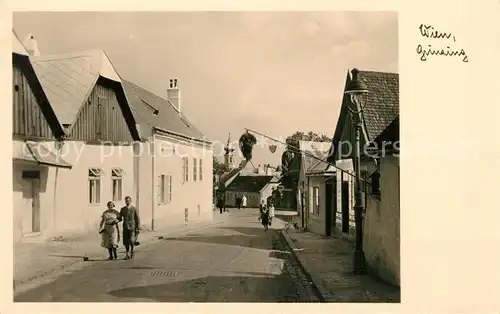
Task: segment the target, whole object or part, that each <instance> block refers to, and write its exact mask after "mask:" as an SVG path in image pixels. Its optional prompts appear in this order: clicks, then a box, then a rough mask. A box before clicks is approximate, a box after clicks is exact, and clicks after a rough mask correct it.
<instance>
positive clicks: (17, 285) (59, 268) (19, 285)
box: [13, 221, 224, 295]
mask: <svg viewBox="0 0 500 314" xmlns="http://www.w3.org/2000/svg"><path fill="white" fill-rule="evenodd" d="M222 223H224V221H218V222H214V223H209V224H200V225H195V227H193V228H191V229H185V230H177V231H173V232H172V233H168V232H166V233H165V235H159V234H158V235H156V236H152V237H150V238H148V239H147V240H143V242H141V247H144V246H147V245H149V244H151V243H153V242H155V240H156V241H158V240H162V239H163V238H164V237H165V236H168V237H170V236H176V235H181V234H183V233H186V232H191V231H193V230H201V229H205V228H209V227H212V226H216V225H219V224H222ZM150 232H154V231H149V232H144V233H145V234H147V233H150ZM96 254H97V253H94V252H92V253H85V254H84V255H82V256H83V257H84V258H87V259H88V260H87V261H85V260H83V259H75V260H71V261H68V262H66V263H62V264H58V265H55V266H54V267H53V268H51V269H50V270H47V271H44V272H42V273H40V274H37V275H35V276H32V277H29V278H28V279H24V280H13V288H14V295H15V294H16V290H17V289H21V288H22V286H23V285H26V284H30V283H33V282H34V281H36V280H39V279H42V278H44V277H46V276H48V275H51V274H54V273H56V272H57V271H62V270H65V269H67V268H70V267H72V266H74V265H76V264H79V263H85V262H92V259H91V257H92V256H94V257H95V256H96Z"/></svg>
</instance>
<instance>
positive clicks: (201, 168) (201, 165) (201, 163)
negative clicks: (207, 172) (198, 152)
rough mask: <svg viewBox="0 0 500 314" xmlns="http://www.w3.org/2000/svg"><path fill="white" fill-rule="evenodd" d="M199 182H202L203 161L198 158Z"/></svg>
mask: <svg viewBox="0 0 500 314" xmlns="http://www.w3.org/2000/svg"><path fill="white" fill-rule="evenodd" d="M200 181H203V159H201V158H200Z"/></svg>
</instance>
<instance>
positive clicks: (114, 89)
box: [30, 50, 140, 235]
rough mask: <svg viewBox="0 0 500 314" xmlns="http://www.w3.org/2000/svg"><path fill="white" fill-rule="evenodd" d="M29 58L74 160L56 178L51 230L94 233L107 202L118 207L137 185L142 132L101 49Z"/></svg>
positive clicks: (63, 150) (67, 152) (65, 153)
mask: <svg viewBox="0 0 500 314" xmlns="http://www.w3.org/2000/svg"><path fill="white" fill-rule="evenodd" d="M30 59H31V62H32V64H33V68H34V70H35V73H36V75H37V77H38V79H39V80H40V83H41V86H42V88H43V90H44V92H45V94H46V95H47V98H48V100H49V102H50V105H51V107H52V109H53V111H54V113H55V117H56V118H57V120H58V121H59V123H60V124H61V125H62V126H63V127H64V131H65V133H66V137H65V140H64V141H62V142H61V143H60V152H59V154H60V155H61V156H63V157H64V159H65V160H66V161H67V162H69V163H70V164H72V165H73V167H72V168H71V170H69V171H61V172H60V173H59V174H57V173H56V174H55V178H54V179H53V180H54V181H51V182H54V189H55V191H54V195H53V198H54V200H55V201H54V204H53V216H52V222H53V223H52V231H51V233H52V234H54V233H55V234H58V235H65V234H69V235H75V234H78V233H85V232H94V231H96V230H97V228H98V223H99V220H100V216H101V213H102V211H103V210H104V209H105V208H106V203H107V202H108V201H114V202H115V204H116V206H117V207H118V208H119V207H120V206H123V204H124V197H125V196H126V195H131V196H133V195H134V189H135V188H136V186H135V180H134V163H133V154H134V142H137V141H139V140H140V134H139V130H138V128H137V125H136V122H135V120H134V116H133V115H132V111H131V110H130V107H129V104H128V101H127V98H126V95H125V91H124V89H123V85H122V80H121V78H120V76H119V75H118V73H117V72H116V70H115V68H114V67H113V65H112V64H111V61H110V60H109V58H108V57H107V55H106V53H105V52H104V51H102V50H90V51H82V52H75V53H67V54H60V55H41V56H37V57H33V56H32V57H30ZM48 214H49V212H48V211H45V212H43V213H42V215H48Z"/></svg>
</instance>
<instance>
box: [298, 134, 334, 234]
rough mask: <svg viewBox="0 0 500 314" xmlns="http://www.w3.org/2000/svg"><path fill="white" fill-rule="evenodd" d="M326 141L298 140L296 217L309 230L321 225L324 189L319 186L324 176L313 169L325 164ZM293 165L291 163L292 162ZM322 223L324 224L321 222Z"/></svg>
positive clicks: (319, 228)
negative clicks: (315, 172)
mask: <svg viewBox="0 0 500 314" xmlns="http://www.w3.org/2000/svg"><path fill="white" fill-rule="evenodd" d="M330 145H331V144H330V143H328V142H316V141H299V149H300V151H301V154H300V157H299V158H300V159H299V164H298V167H299V169H300V170H299V179H298V189H297V190H298V193H297V194H298V195H297V197H298V201H297V206H298V209H297V212H298V219H299V220H300V221H301V225H302V226H306V225H307V226H308V228H309V230H311V231H312V230H316V231H318V232H319V230H321V228H323V227H322V220H321V216H320V213H322V212H323V210H320V207H323V202H322V200H323V199H324V197H325V190H324V189H320V188H319V186H320V184H321V183H323V181H324V180H325V178H324V177H323V175H321V176H318V175H315V174H314V172H311V171H312V170H313V169H315V168H318V169H322V167H324V166H325V165H326V163H325V162H322V161H321V160H325V159H326V157H327V155H328V151H329V149H330ZM292 166H293V164H292ZM323 225H324V224H323ZM320 233H321V232H320Z"/></svg>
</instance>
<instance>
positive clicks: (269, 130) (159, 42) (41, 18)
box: [14, 12, 398, 165]
mask: <svg viewBox="0 0 500 314" xmlns="http://www.w3.org/2000/svg"><path fill="white" fill-rule="evenodd" d="M14 30H15V31H16V32H17V34H18V35H19V37H20V39H21V40H24V38H25V36H26V35H27V33H29V32H31V33H33V34H34V36H35V38H36V39H37V41H38V47H39V50H40V52H41V54H42V55H44V54H53V53H63V52H71V51H78V50H87V49H94V48H98V49H103V50H105V51H106V53H107V54H108V56H109V57H110V59H111V61H112V62H113V65H114V66H115V67H116V69H117V71H118V73H119V74H120V75H121V76H122V77H123V78H125V79H127V80H129V81H132V82H134V83H136V84H138V85H140V86H142V87H144V88H146V89H148V90H150V91H152V92H153V93H155V94H157V95H160V96H163V97H165V96H166V88H167V84H168V80H169V79H170V78H174V77H175V78H178V79H179V86H180V88H181V90H182V111H183V112H184V113H185V114H186V116H187V117H188V118H189V119H190V120H191V122H192V123H194V124H195V125H196V126H197V128H198V129H200V130H201V131H202V132H203V133H204V134H205V135H206V136H207V137H208V138H209V139H211V140H213V141H222V142H226V141H227V137H228V133H229V132H231V137H232V140H234V141H236V140H237V139H238V138H239V136H240V135H241V134H242V133H243V132H244V129H243V128H245V127H246V128H250V129H254V130H257V131H259V132H262V133H265V134H268V135H270V136H273V137H282V138H284V137H286V136H288V135H290V134H292V133H294V132H295V131H304V132H307V131H313V132H316V133H324V134H326V135H328V136H330V137H331V136H332V135H333V132H334V129H335V125H336V123H337V118H338V114H339V108H340V101H341V97H342V91H343V85H344V82H345V76H346V71H347V70H348V69H350V68H352V67H358V68H360V69H362V70H375V71H385V72H398V21H397V13H392V12H390V13H389V12H148V13H131V12H121V13H114V12H113V13H112V12H100V13H95V12H89V13H81V12H68V13H66V12H64V13H59V12H54V13H52V12H43V13H39V12H36V13H34V12H33V13H30V12H26V13H25V12H23V13H15V14H14ZM218 147H219V149H220V146H218ZM278 147H279V149H278V150H277V152H276V153H274V154H271V153H270V152H269V149H268V148H267V147H264V146H262V147H257V148H256V150H255V152H254V160H253V163H254V164H255V165H257V164H262V163H272V164H279V163H280V154H281V152H282V149H281V148H282V147H280V146H278ZM219 149H217V150H219Z"/></svg>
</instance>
